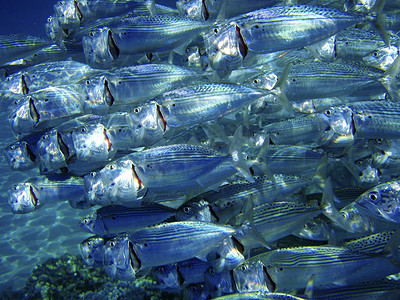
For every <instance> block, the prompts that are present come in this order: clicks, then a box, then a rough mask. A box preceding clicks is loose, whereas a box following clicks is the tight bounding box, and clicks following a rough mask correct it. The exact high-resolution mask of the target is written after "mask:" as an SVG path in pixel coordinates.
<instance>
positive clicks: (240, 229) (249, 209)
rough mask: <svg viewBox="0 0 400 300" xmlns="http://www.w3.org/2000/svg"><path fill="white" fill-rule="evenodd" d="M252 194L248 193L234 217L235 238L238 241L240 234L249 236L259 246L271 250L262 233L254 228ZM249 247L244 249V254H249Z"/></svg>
mask: <svg viewBox="0 0 400 300" xmlns="http://www.w3.org/2000/svg"><path fill="white" fill-rule="evenodd" d="M253 212H254V211H253V195H250V196H249V198H248V199H247V201H246V202H245V203H244V205H243V207H242V214H241V215H240V216H236V217H235V218H234V224H235V228H236V231H237V236H235V238H236V239H237V240H238V241H240V237H241V236H246V237H250V238H251V239H252V240H254V241H256V242H257V243H258V244H260V245H261V246H263V247H265V248H267V249H269V250H271V247H270V245H269V244H268V243H267V241H266V240H265V239H264V237H263V236H262V234H261V233H260V232H259V231H258V230H257V229H256V228H255V226H254V219H253ZM249 251H250V249H246V247H245V249H244V254H245V256H247V254H250V252H249Z"/></svg>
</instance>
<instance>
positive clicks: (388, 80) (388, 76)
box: [379, 55, 400, 99]
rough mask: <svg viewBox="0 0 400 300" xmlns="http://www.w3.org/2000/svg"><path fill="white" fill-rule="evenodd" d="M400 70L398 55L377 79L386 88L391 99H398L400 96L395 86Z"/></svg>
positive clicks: (399, 57)
mask: <svg viewBox="0 0 400 300" xmlns="http://www.w3.org/2000/svg"><path fill="white" fill-rule="evenodd" d="M399 71H400V55H399V56H397V58H396V59H395V60H394V62H393V63H392V64H391V65H390V67H389V68H388V69H387V70H386V71H385V73H384V74H383V76H382V78H380V79H379V81H380V82H381V83H382V85H383V86H384V87H385V88H386V90H387V92H388V94H389V96H390V97H391V98H392V99H398V98H399V96H400V93H399V90H398V88H397V85H396V82H397V79H396V77H397V75H398V74H399Z"/></svg>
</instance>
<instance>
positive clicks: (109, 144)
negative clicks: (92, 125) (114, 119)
mask: <svg viewBox="0 0 400 300" xmlns="http://www.w3.org/2000/svg"><path fill="white" fill-rule="evenodd" d="M103 134H104V138H105V140H106V142H107V151H110V149H111V147H112V143H111V141H110V138H109V137H108V135H107V130H106V129H105V128H104V131H103Z"/></svg>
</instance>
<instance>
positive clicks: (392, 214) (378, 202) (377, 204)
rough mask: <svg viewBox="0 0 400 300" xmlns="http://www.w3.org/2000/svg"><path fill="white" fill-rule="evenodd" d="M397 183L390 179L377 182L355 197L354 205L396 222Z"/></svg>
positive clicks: (373, 214)
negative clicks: (389, 180) (385, 181)
mask: <svg viewBox="0 0 400 300" xmlns="http://www.w3.org/2000/svg"><path fill="white" fill-rule="evenodd" d="M398 190H399V183H398V182H397V181H392V182H388V183H382V184H378V185H376V186H375V187H373V188H372V189H370V190H368V191H366V192H365V193H364V194H362V195H360V197H358V198H357V199H356V201H355V202H356V205H357V206H358V207H360V208H361V209H362V211H366V212H367V213H368V214H370V215H372V216H374V217H377V218H382V219H384V220H386V221H389V222H393V223H396V224H398V223H399V222H400V219H399V218H398V215H399V214H398V212H397V211H398V206H399V205H398V203H399V202H398V196H397V194H398Z"/></svg>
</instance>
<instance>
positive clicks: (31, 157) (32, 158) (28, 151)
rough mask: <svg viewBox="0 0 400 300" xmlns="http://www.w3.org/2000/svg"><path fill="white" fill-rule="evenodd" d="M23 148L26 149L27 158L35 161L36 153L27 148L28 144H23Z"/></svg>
mask: <svg viewBox="0 0 400 300" xmlns="http://www.w3.org/2000/svg"><path fill="white" fill-rule="evenodd" d="M25 150H26V153H28V156H29V159H30V160H31V161H32V162H35V160H36V155H35V154H33V152H32V150H31V149H30V148H29V146H28V144H25Z"/></svg>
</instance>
